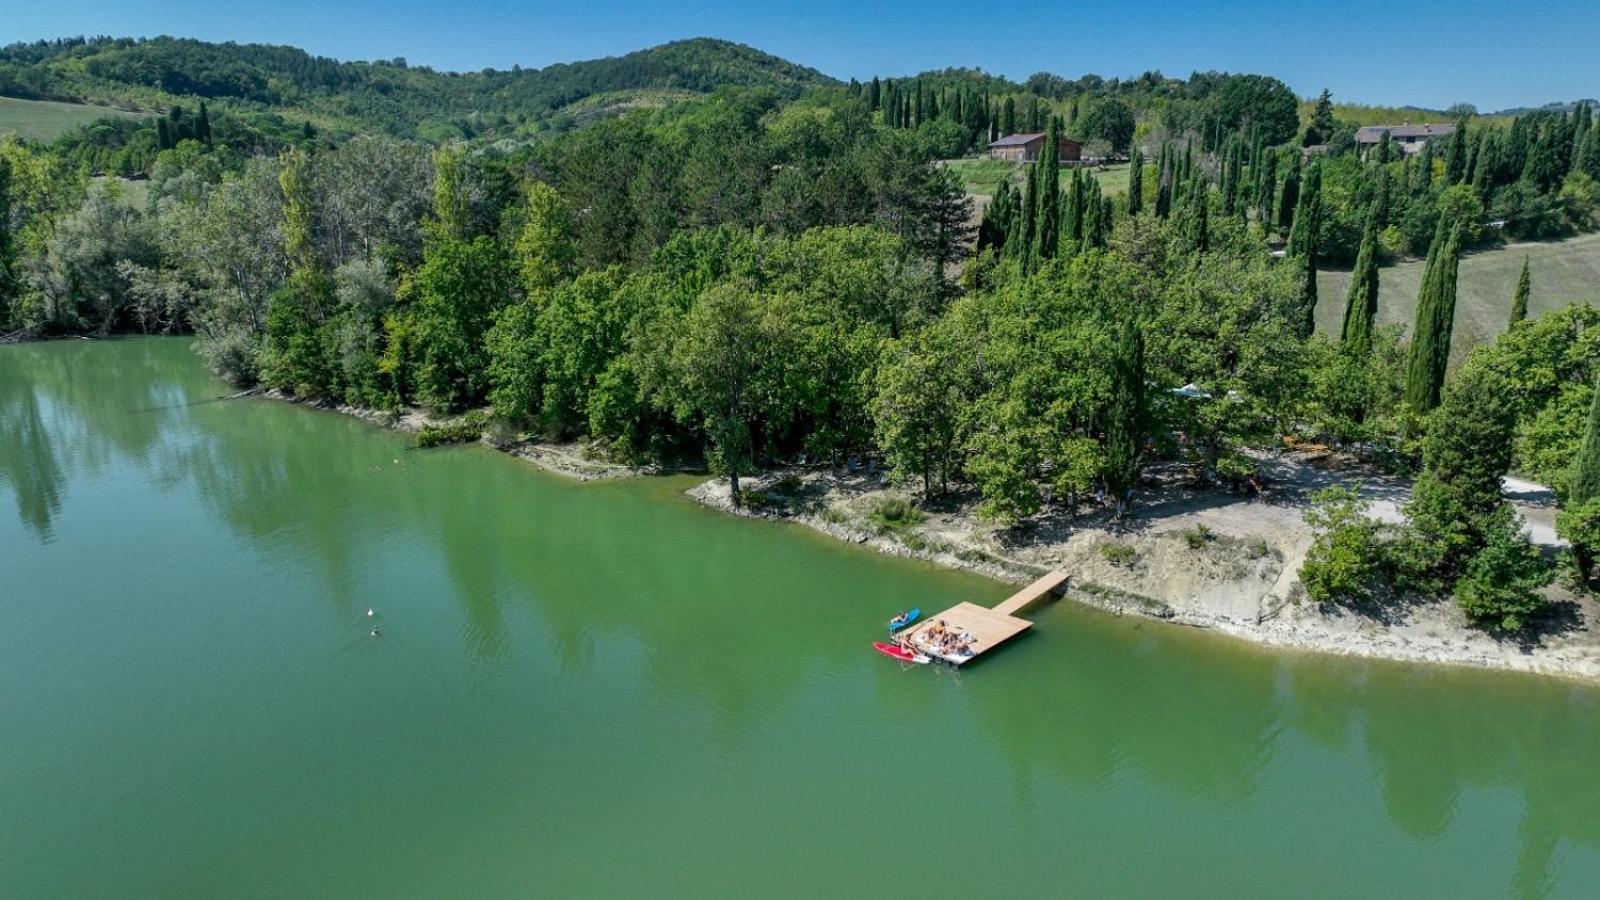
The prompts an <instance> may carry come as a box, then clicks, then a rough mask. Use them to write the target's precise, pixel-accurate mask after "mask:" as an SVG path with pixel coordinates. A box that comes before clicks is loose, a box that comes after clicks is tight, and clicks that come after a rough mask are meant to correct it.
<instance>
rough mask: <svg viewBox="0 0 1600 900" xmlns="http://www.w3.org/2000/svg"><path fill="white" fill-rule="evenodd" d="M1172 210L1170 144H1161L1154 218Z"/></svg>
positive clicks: (1163, 217)
mask: <svg viewBox="0 0 1600 900" xmlns="http://www.w3.org/2000/svg"><path fill="white" fill-rule="evenodd" d="M1171 212H1172V144H1170V143H1165V144H1162V145H1161V162H1160V163H1159V164H1157V166H1156V218H1158V219H1165V218H1166V217H1167V216H1168V214H1170V213H1171Z"/></svg>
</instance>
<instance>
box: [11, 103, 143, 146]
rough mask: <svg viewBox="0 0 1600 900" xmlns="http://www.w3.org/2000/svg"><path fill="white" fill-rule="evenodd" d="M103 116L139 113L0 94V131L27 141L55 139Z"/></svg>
mask: <svg viewBox="0 0 1600 900" xmlns="http://www.w3.org/2000/svg"><path fill="white" fill-rule="evenodd" d="M107 116H128V117H134V118H137V117H138V116H139V113H132V112H128V111H127V110H124V109H114V108H112V107H109V106H89V105H87V104H83V103H57V102H55V101H54V100H18V99H16V98H13V97H0V134H14V135H16V136H18V137H20V138H23V139H25V140H30V141H51V140H55V139H56V138H58V137H60V136H61V135H63V134H65V133H67V132H68V131H71V130H72V129H74V128H76V127H78V126H79V125H85V124H88V123H89V122H93V121H96V120H98V119H104V118H105V117H107Z"/></svg>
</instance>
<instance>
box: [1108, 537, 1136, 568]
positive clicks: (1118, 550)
mask: <svg viewBox="0 0 1600 900" xmlns="http://www.w3.org/2000/svg"><path fill="white" fill-rule="evenodd" d="M1100 555H1101V556H1103V557H1105V560H1106V562H1108V563H1111V564H1112V565H1113V566H1132V565H1133V564H1134V563H1135V562H1136V561H1137V560H1138V559H1139V551H1137V550H1135V549H1133V546H1132V545H1131V544H1122V543H1118V542H1116V541H1103V542H1101V544H1100Z"/></svg>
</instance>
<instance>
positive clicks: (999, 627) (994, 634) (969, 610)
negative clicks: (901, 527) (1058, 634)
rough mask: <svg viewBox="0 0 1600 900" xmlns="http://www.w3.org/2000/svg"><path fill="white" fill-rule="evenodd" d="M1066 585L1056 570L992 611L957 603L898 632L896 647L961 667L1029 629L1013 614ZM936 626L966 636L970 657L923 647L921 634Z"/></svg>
mask: <svg viewBox="0 0 1600 900" xmlns="http://www.w3.org/2000/svg"><path fill="white" fill-rule="evenodd" d="M1066 581H1067V573H1065V572H1062V571H1059V570H1058V571H1054V572H1051V573H1050V574H1048V575H1045V576H1043V577H1041V578H1039V579H1038V580H1037V581H1035V582H1034V583H1032V584H1030V585H1028V586H1027V587H1025V588H1023V589H1022V590H1020V591H1018V592H1016V593H1015V594H1012V595H1011V596H1010V597H1008V598H1006V600H1005V601H1004V602H1002V603H1001V604H1000V605H999V606H996V607H994V608H993V609H990V608H988V607H984V606H979V605H978V604H976V603H957V604H956V605H955V606H952V607H950V608H949V609H947V610H945V611H944V612H942V613H939V614H938V615H936V616H929V617H927V618H925V619H923V620H922V621H920V622H918V623H916V624H915V625H913V626H911V627H910V628H907V629H906V630H905V631H902V632H900V634H899V635H898V636H897V639H898V640H899V641H900V643H902V644H907V645H910V646H911V647H912V648H913V649H915V650H918V651H920V652H922V653H926V654H928V655H929V656H933V657H937V658H938V659H942V660H944V661H945V662H948V663H953V664H955V665H958V666H960V665H965V664H966V663H969V662H972V661H973V660H974V659H977V658H978V657H980V656H982V655H983V654H985V653H987V652H988V651H990V650H993V649H994V648H995V647H998V646H999V645H1001V644H1002V643H1005V642H1006V641H1008V640H1010V639H1011V638H1014V637H1016V636H1017V635H1019V634H1021V633H1022V632H1024V631H1027V630H1028V629H1029V628H1032V627H1033V623H1032V622H1029V621H1028V620H1027V619H1023V618H1018V617H1017V615H1016V613H1019V612H1021V611H1022V610H1024V609H1027V608H1028V607H1030V606H1032V605H1033V604H1035V603H1038V602H1039V601H1040V600H1043V599H1044V598H1045V597H1048V596H1049V595H1050V593H1051V592H1052V591H1054V590H1055V589H1056V588H1058V587H1060V586H1061V585H1063V584H1065V583H1066ZM938 622H943V623H944V625H945V627H946V628H948V629H950V630H952V631H954V632H956V633H957V634H960V633H963V632H965V633H966V634H970V635H971V636H972V639H971V641H970V644H969V646H970V647H971V649H972V655H971V656H953V655H952V656H947V655H945V654H942V653H939V652H937V651H936V650H934V649H932V647H931V644H930V645H925V644H923V643H922V641H923V640H924V639H925V637H924V635H925V633H926V632H927V631H928V630H929V629H931V628H932V627H933V626H934V624H935V623H938Z"/></svg>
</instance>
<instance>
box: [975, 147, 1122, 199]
mask: <svg viewBox="0 0 1600 900" xmlns="http://www.w3.org/2000/svg"><path fill="white" fill-rule="evenodd" d="M943 165H944V166H945V167H946V168H948V169H949V170H950V171H952V172H954V173H955V174H956V177H957V178H959V179H961V187H962V189H963V190H965V191H966V192H967V193H969V194H982V195H983V196H984V197H985V198H988V197H992V196H994V192H995V189H996V188H998V187H999V186H1000V182H1001V181H1002V180H1004V179H1007V178H1010V179H1012V183H1013V184H1019V185H1020V184H1021V183H1022V178H1023V173H1024V172H1025V171H1027V170H1026V169H1025V168H1024V167H1025V166H1026V165H1027V164H1026V163H1018V162H1011V161H1010V160H1005V159H989V158H987V157H982V158H979V159H952V160H947V161H945V162H944V164H943ZM1089 171H1090V172H1091V173H1093V174H1094V177H1095V178H1097V179H1099V180H1100V189H1101V190H1102V191H1104V192H1105V193H1106V194H1107V195H1111V194H1126V193H1127V192H1128V164H1127V163H1117V164H1114V165H1110V166H1107V167H1106V168H1105V169H1104V170H1103V171H1102V170H1100V169H1094V168H1091V169H1090V170H1089ZM1070 173H1071V170H1070V169H1068V168H1066V167H1062V169H1061V179H1062V184H1065V183H1066V179H1067V178H1069V177H1071V174H1070Z"/></svg>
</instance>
